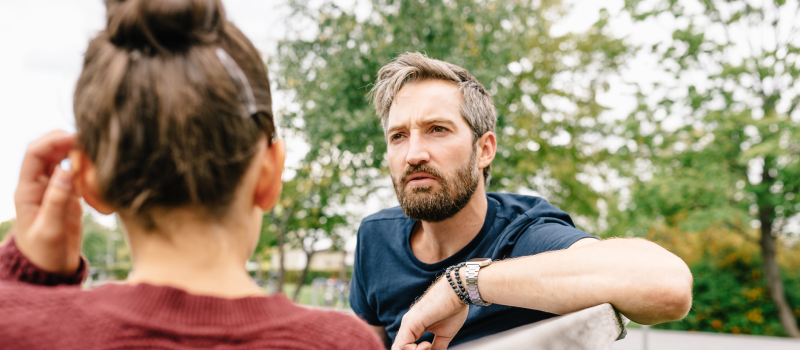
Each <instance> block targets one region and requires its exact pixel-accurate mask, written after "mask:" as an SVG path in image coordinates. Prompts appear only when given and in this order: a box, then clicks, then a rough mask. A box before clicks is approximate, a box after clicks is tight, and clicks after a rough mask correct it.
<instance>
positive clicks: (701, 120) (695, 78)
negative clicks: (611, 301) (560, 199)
mask: <svg viewBox="0 0 800 350" xmlns="http://www.w3.org/2000/svg"><path fill="white" fill-rule="evenodd" d="M796 4H797V2H796V1H795V2H794V5H796ZM790 8H791V7H790V6H788V5H786V4H785V2H764V3H759V4H754V3H751V2H748V1H724V2H713V1H702V0H698V1H690V2H676V1H671V0H664V1H655V2H644V1H638V0H628V1H626V9H627V10H628V11H629V12H630V13H631V15H632V16H633V17H634V18H635V19H637V20H651V21H659V20H665V19H670V20H672V19H674V20H675V21H674V23H675V27H674V29H673V32H672V40H667V41H664V42H661V43H658V44H656V45H653V46H652V48H651V53H652V54H654V55H656V56H657V57H658V58H659V60H660V65H661V68H662V69H663V71H664V72H666V73H668V74H669V76H670V77H671V79H672V80H670V79H667V81H663V82H660V83H658V84H654V85H653V86H640V90H639V92H638V101H639V104H638V108H637V109H636V110H635V111H634V112H633V113H631V114H630V116H629V117H628V118H627V120H625V121H624V122H623V123H621V125H620V126H619V127H618V129H617V130H618V131H619V133H618V134H619V135H620V136H621V137H624V138H625V139H627V140H629V141H630V142H629V143H628V146H626V147H628V148H629V151H630V152H631V156H630V157H629V158H628V159H625V160H622V161H621V162H620V163H619V164H618V165H619V169H620V170H621V174H622V175H623V176H625V177H629V178H631V179H634V181H633V183H632V184H631V186H630V189H631V192H632V194H631V198H630V204H629V205H628V206H627V208H625V207H622V208H620V209H621V212H619V213H617V214H612V215H614V216H617V215H618V217H619V218H620V219H619V220H618V224H616V225H613V226H612V227H611V229H612V230H614V231H617V232H628V233H630V234H635V235H639V236H644V235H646V234H647V233H648V231H650V230H652V229H653V228H657V227H660V226H664V225H665V226H667V227H673V228H677V229H680V230H687V231H693V232H698V231H702V230H706V229H709V228H715V227H716V228H724V229H725V230H726V231H727V232H729V234H734V235H740V236H743V237H753V236H755V237H758V236H761V237H762V238H761V239H760V240H761V242H762V243H761V247H762V250H761V253H762V255H761V256H760V257H759V258H758V259H754V260H753V261H756V260H758V261H760V263H758V265H756V263H754V262H752V261H747V262H746V263H742V264H738V265H737V264H732V262H730V263H731V264H730V265H724V264H728V263H729V262H726V261H727V260H719V259H722V258H723V256H716V255H712V256H707V257H705V258H704V259H703V260H702V261H703V262H702V263H698V264H700V265H697V266H694V269H696V271H697V273H698V274H700V276H699V278H701V279H700V280H699V281H698V282H699V283H698V284H697V285H696V289H695V291H696V296H697V301H696V302H697V303H699V305H700V306H699V307H698V308H697V309H696V310H695V311H693V312H696V313H697V314H696V315H695V317H694V321H692V322H694V323H692V322H690V323H691V327H699V328H704V329H705V330H709V323H708V322H713V320H718V322H721V323H715V324H714V325H712V327H711V329H715V330H719V331H728V332H733V331H738V332H745V333H756V334H784V333H783V332H786V331H785V330H782V329H779V328H780V322H779V321H778V320H779V318H778V314H777V312H776V311H775V310H777V309H781V308H782V309H783V310H786V312H787V314H788V313H790V312H791V310H792V307H795V308H796V307H797V305H798V304H797V302H798V301H797V299H796V298H795V299H792V298H793V297H791V295H790V299H789V300H788V303H784V302H782V301H781V300H777V299H776V300H770V298H767V297H764V298H761V299H759V298H749V299H748V298H744V299H743V298H741V297H732V295H731V294H730V293H734V294H736V295H739V294H741V293H746V292H747V291H752V290H755V288H766V286H767V283H770V284H772V285H779V284H780V283H781V281H780V279H779V278H771V280H767V281H761V280H759V281H755V280H751V278H750V277H748V276H752V270H753V269H754V268H756V267H758V266H759V265H761V266H762V267H761V268H762V270H761V271H762V272H761V274H760V276H767V277H769V276H770V274H768V273H764V271H765V270H763V269H767V268H770V266H771V267H772V270H773V271H775V274H774V275H773V276H776V275H777V274H778V273H777V268H775V266H776V265H775V259H776V258H775V255H774V253H773V252H772V250H773V249H772V248H770V246H771V245H773V244H775V241H776V240H775V238H773V237H775V236H780V235H781V234H782V232H783V227H784V225H785V224H786V223H787V220H789V218H791V217H793V216H796V215H798V213H800V142H798V140H800V114H798V112H800V111H797V110H796V107H797V105H798V102H800V94H798V91H797V90H796V89H795V88H794V87H795V86H797V85H798V83H800V81H798V79H799V78H800V70H798V69H797V68H796V67H795V65H796V62H797V60H798V53H800V51H799V49H800V47H798V46H797V45H796V41H794V39H793V37H792V35H786V34H785V33H794V32H796V31H798V30H800V23H798V22H796V21H794V20H793V19H792V18H793V17H792V16H788V17H786V16H782V15H781V14H782V13H783V12H785V11H787V10H788V9H790ZM756 37H758V38H761V39H760V40H758V41H754V40H752V38H756ZM766 38H770V40H767V39H766ZM688 82H691V83H688ZM756 232H758V233H757V234H756ZM777 242H778V244H780V242H781V241H780V240H778V241H777ZM764 247H767V248H764ZM778 248H780V246H778ZM725 259H727V256H726V257H725ZM720 263H723V265H719V264H720ZM762 263H763V264H762ZM723 267H724V268H723ZM695 277H698V276H695ZM761 279H762V280H764V279H765V278H763V277H762V278H761ZM792 283H794V282H792ZM735 286H739V287H735ZM784 289H785V290H787V291H788V288H784ZM776 290H777V289H776ZM723 292H726V293H727V294H720V293H723ZM737 293H738V294H737ZM747 293H749V292H747ZM790 293H793V292H790ZM720 298H727V299H726V300H724V301H723V300H719V299H720ZM747 303H750V304H752V307H750V306H748V307H745V306H744V305H745V304H747ZM787 304H788V305H787ZM792 305H794V306H792ZM709 310H713V311H714V312H718V313H716V314H706V313H707V312H711V311H709ZM754 310H759V311H758V312H759V313H760V315H761V316H760V317H763V318H764V320H765V321H763V324H760V323H759V324H754V323H753V320H754V319H757V318H758V317H756V316H755V313H756V311H754ZM726 313H728V314H727V315H725V318H723V314H726ZM748 322H749V323H748ZM684 323H685V322H684ZM757 323H758V322H757ZM681 324H683V323H681ZM684 326H685V325H684ZM783 326H784V327H789V328H786V329H789V330H791V329H796V325H792V324H791V323H790V322H788V321H787V323H786V324H784V325H783ZM676 327H678V326H676ZM680 327H683V326H680ZM686 327H689V326H686ZM733 327H736V328H735V329H734V328H733ZM681 329H686V328H681Z"/></svg>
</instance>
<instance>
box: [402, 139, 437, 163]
mask: <svg viewBox="0 0 800 350" xmlns="http://www.w3.org/2000/svg"><path fill="white" fill-rule="evenodd" d="M430 161H431V155H430V153H429V152H428V144H427V142H426V141H425V138H424V137H421V135H420V134H419V132H412V133H411V135H410V136H409V138H408V154H406V163H408V164H411V165H417V164H422V163H428V162H430Z"/></svg>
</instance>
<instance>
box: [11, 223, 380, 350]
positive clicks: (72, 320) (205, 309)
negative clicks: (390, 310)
mask: <svg viewBox="0 0 800 350" xmlns="http://www.w3.org/2000/svg"><path fill="white" fill-rule="evenodd" d="M85 271H86V263H85V261H84V262H83V263H82V264H81V267H80V268H79V270H78V272H76V273H75V275H72V276H62V275H57V274H53V273H48V272H46V271H43V270H42V269H40V268H38V267H36V266H35V265H33V264H32V263H31V262H30V261H29V260H28V259H27V258H26V257H25V256H24V255H22V253H20V251H19V250H18V249H17V246H16V244H15V242H14V240H13V239H12V240H11V241H10V242H9V243H8V244H5V245H3V246H0V349H62V350H70V349H76V350H77V349H80V350H85V349H145V348H147V349H195V348H204V349H205V348H208V349H210V348H213V349H384V347H383V344H382V343H381V341H380V340H379V339H378V337H377V335H376V334H375V333H373V332H372V331H370V330H369V329H367V328H366V327H365V326H364V325H362V324H361V323H360V322H359V321H358V320H357V319H355V318H354V317H352V316H347V315H344V314H340V313H337V312H333V311H319V310H311V309H306V308H303V307H300V306H297V305H295V304H293V303H292V302H291V301H290V300H289V299H287V298H286V297H285V296H284V295H283V294H278V295H275V296H263V297H246V298H240V299H224V298H216V297H210V296H201V295H193V294H189V293H187V292H185V291H183V290H180V289H176V288H172V287H164V286H154V285H150V284H145V283H142V284H138V285H114V284H107V285H105V286H102V287H99V288H96V289H92V290H81V289H80V287H79V284H80V282H81V280H82V279H83V277H84V275H85Z"/></svg>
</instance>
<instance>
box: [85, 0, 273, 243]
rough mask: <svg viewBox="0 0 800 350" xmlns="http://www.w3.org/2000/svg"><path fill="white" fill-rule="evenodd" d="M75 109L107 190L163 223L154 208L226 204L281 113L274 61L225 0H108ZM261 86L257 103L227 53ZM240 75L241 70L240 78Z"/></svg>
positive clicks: (113, 201)
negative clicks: (231, 17) (235, 20)
mask: <svg viewBox="0 0 800 350" xmlns="http://www.w3.org/2000/svg"><path fill="white" fill-rule="evenodd" d="M106 7H107V18H108V26H107V28H106V29H105V30H103V31H102V32H100V34H99V35H98V36H97V37H96V38H94V39H93V40H92V41H91V42H90V43H89V48H88V49H87V51H86V56H85V59H84V63H83V71H82V72H81V76H80V79H79V80H78V85H77V87H76V89H75V98H74V110H75V121H76V125H77V129H78V143H79V145H80V147H82V148H83V150H84V151H85V152H86V154H87V156H88V157H89V159H90V160H91V161H92V162H94V164H96V166H97V179H98V183H99V191H100V195H101V198H102V199H103V200H105V201H106V202H107V203H109V204H110V205H111V206H112V207H114V208H115V209H116V210H129V211H132V212H133V213H134V214H136V215H137V217H138V218H139V219H141V220H142V221H143V223H144V224H145V225H146V226H148V227H150V228H153V227H154V223H153V221H152V216H151V215H150V212H151V210H152V209H153V208H167V209H169V208H177V207H182V206H194V207H198V208H202V209H205V210H208V212H209V214H211V215H215V216H218V217H219V216H222V215H224V213H225V211H226V208H227V207H228V206H229V204H230V202H231V200H232V199H233V194H234V192H235V190H236V187H237V186H238V184H239V182H240V180H241V178H242V176H243V174H244V173H245V171H246V169H247V168H248V166H249V164H250V161H251V160H252V157H253V154H254V153H255V146H256V144H257V143H258V141H259V140H260V139H261V138H262V137H266V138H267V140H268V141H269V142H270V144H271V141H272V139H273V137H274V133H275V125H274V122H273V115H272V100H271V96H270V90H269V79H268V78H267V71H266V66H265V65H264V63H263V61H262V60H261V58H260V56H259V54H258V51H257V50H256V49H255V47H254V46H253V44H252V43H251V42H250V41H249V40H248V39H247V38H246V37H245V36H244V34H242V32H241V31H239V30H238V29H237V28H236V27H235V26H234V25H233V24H232V23H230V22H228V21H227V20H226V18H225V13H224V10H223V7H222V4H221V2H220V0H171V1H159V0H124V1H122V0H106ZM218 49H222V50H224V51H225V52H227V53H228V54H229V55H230V57H232V58H233V60H234V61H235V63H236V65H238V66H239V68H241V70H242V71H243V72H244V75H245V76H246V79H247V81H248V82H249V85H250V87H252V92H253V96H254V97H255V109H256V112H255V113H253V114H251V113H250V112H248V111H247V108H246V105H247V101H246V99H245V98H244V97H243V96H242V93H241V91H240V90H241V86H238V87H237V81H236V80H235V77H234V76H232V74H230V73H229V71H228V70H227V69H229V68H230V67H227V69H226V66H225V65H223V64H222V62H221V61H220V58H219V57H218V56H217V55H218V53H217V50H218ZM238 84H239V85H241V81H239V82H238Z"/></svg>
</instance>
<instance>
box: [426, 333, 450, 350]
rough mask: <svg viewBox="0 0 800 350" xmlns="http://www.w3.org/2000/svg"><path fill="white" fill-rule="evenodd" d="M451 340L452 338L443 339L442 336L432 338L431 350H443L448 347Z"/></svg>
mask: <svg viewBox="0 0 800 350" xmlns="http://www.w3.org/2000/svg"><path fill="white" fill-rule="evenodd" d="M452 340H453V337H445V336H442V335H437V336H435V337H433V344H432V345H431V347H430V349H431V350H445V349H447V346H448V345H450V342H451V341H452Z"/></svg>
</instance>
